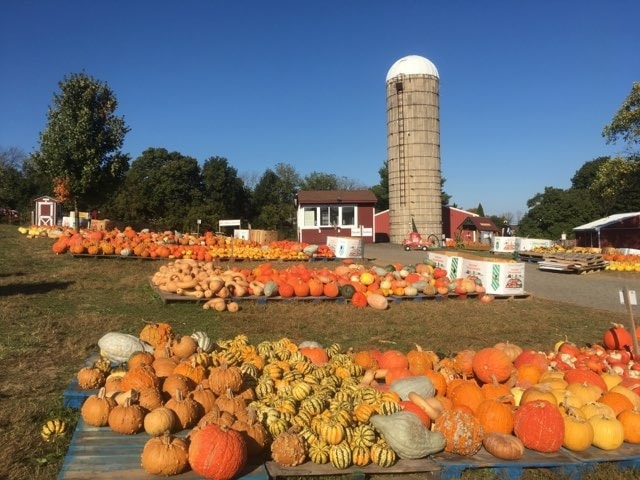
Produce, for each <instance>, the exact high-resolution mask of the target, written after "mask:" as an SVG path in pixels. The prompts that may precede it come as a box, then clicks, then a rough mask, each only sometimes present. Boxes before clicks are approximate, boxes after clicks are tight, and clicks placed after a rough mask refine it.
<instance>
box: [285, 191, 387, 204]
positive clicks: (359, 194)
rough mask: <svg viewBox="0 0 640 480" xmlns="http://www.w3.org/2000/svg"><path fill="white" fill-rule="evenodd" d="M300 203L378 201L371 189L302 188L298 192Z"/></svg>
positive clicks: (372, 202)
mask: <svg viewBox="0 0 640 480" xmlns="http://www.w3.org/2000/svg"><path fill="white" fill-rule="evenodd" d="M297 197H298V204H299V205H309V204H334V203H350V204H354V203H357V204H362V203H371V204H374V203H376V202H377V201H378V199H377V198H376V196H375V194H374V193H373V192H372V191H371V190H301V191H299V192H298V195H297Z"/></svg>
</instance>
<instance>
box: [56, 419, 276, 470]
mask: <svg viewBox="0 0 640 480" xmlns="http://www.w3.org/2000/svg"><path fill="white" fill-rule="evenodd" d="M187 432H188V431H187V430H185V431H183V432H181V433H179V435H182V436H183V435H186V433H187ZM150 438H151V437H150V436H149V435H148V434H146V433H139V434H137V435H121V434H119V433H115V432H113V431H111V429H109V428H108V427H103V428H97V427H92V426H90V425H87V424H86V423H84V421H83V420H82V419H80V420H79V421H78V425H77V427H76V430H75V432H74V433H73V437H72V438H71V444H70V445H69V450H68V451H67V455H66V456H65V459H64V463H63V464H62V469H61V470H60V472H59V473H58V477H57V480H87V479H92V480H102V479H104V480H107V479H109V480H113V479H114V478H121V479H127V480H154V479H157V478H158V477H157V476H155V475H150V474H148V473H147V472H145V471H144V470H143V469H142V467H141V466H140V456H141V455H142V449H143V448H144V445H145V443H146V442H147V441H148V440H149V439H150ZM171 478H175V479H176V480H195V479H202V477H201V476H199V475H198V474H196V473H195V472H193V471H191V470H189V471H187V472H184V473H182V474H180V475H174V476H172V477H171ZM236 478H239V479H243V480H269V475H268V473H267V469H266V467H265V465H264V464H257V465H249V466H248V467H247V468H246V469H245V471H244V472H242V474H241V475H240V476H238V477H236Z"/></svg>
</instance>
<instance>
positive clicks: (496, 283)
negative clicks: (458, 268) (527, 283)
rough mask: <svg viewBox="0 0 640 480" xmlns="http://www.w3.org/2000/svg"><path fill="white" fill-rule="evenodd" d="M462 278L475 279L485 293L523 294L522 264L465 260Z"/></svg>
mask: <svg viewBox="0 0 640 480" xmlns="http://www.w3.org/2000/svg"><path fill="white" fill-rule="evenodd" d="M462 272H463V276H465V277H467V276H472V277H476V278H477V279H478V280H477V281H479V282H480V284H481V285H482V286H483V287H484V288H485V289H486V292H487V293H489V294H494V295H519V294H523V293H524V263H522V262H487V261H480V260H472V259H468V258H465V259H463V262H462Z"/></svg>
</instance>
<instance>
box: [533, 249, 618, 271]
mask: <svg viewBox="0 0 640 480" xmlns="http://www.w3.org/2000/svg"><path fill="white" fill-rule="evenodd" d="M608 264H609V262H607V261H606V260H605V259H604V257H603V256H602V255H601V254H591V253H554V254H547V255H545V256H544V260H543V261H541V262H538V269H540V270H550V271H556V272H570V273H584V272H590V271H597V270H602V269H604V268H605V267H606V266H607V265H608Z"/></svg>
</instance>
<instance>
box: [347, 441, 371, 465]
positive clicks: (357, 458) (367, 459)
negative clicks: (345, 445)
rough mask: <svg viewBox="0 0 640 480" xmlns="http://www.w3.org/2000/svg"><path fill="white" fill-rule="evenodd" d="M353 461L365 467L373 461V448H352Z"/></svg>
mask: <svg viewBox="0 0 640 480" xmlns="http://www.w3.org/2000/svg"><path fill="white" fill-rule="evenodd" d="M351 461H352V462H353V464H354V465H356V466H358V467H364V466H367V465H369V464H370V463H371V450H369V447H365V446H362V445H360V446H357V447H352V448H351Z"/></svg>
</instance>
